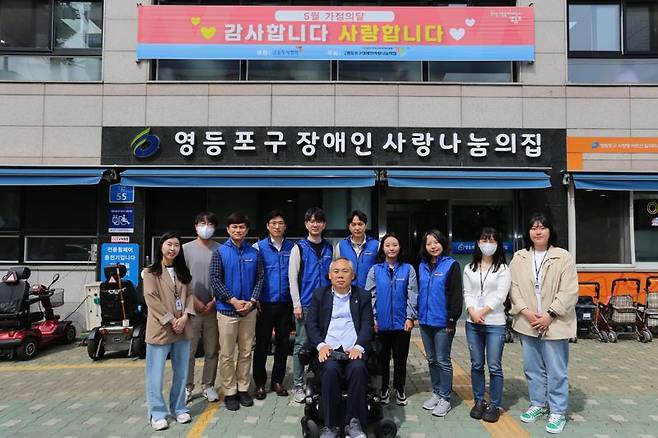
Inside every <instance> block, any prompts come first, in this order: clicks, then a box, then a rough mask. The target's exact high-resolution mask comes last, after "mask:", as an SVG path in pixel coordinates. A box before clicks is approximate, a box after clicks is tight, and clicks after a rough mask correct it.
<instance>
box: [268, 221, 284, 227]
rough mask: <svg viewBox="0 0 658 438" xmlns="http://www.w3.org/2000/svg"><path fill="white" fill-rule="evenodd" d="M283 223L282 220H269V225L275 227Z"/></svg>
mask: <svg viewBox="0 0 658 438" xmlns="http://www.w3.org/2000/svg"><path fill="white" fill-rule="evenodd" d="M285 224H286V223H285V222H283V221H270V225H271V226H273V227H277V226H278V227H282V226H284V225H285Z"/></svg>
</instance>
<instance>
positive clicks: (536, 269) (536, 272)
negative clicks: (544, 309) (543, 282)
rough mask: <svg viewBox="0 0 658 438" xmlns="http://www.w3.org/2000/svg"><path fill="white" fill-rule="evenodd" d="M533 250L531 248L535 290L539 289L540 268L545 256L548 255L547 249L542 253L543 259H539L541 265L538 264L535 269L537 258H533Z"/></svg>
mask: <svg viewBox="0 0 658 438" xmlns="http://www.w3.org/2000/svg"><path fill="white" fill-rule="evenodd" d="M535 254H536V253H535V248H532V264H533V265H534V270H535V288H537V287H539V274H541V268H542V267H543V266H544V262H545V261H546V256H547V255H548V249H546V252H545V253H544V257H542V259H541V263H540V264H539V267H537V258H536V257H535Z"/></svg>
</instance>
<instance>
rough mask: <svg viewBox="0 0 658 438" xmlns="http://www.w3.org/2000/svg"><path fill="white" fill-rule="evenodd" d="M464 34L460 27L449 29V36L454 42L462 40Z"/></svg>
mask: <svg viewBox="0 0 658 438" xmlns="http://www.w3.org/2000/svg"><path fill="white" fill-rule="evenodd" d="M465 34H466V31H465V30H464V28H462V27H459V28H454V27H453V28H451V29H450V36H451V37H452V39H453V40H455V41H459V40H460V39H462V38H464V35H465Z"/></svg>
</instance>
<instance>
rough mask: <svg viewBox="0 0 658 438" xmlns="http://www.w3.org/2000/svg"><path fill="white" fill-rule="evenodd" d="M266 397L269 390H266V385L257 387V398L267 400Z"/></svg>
mask: <svg viewBox="0 0 658 438" xmlns="http://www.w3.org/2000/svg"><path fill="white" fill-rule="evenodd" d="M265 397H267V391H265V387H264V386H259V387H257V388H256V398H257V399H258V400H265Z"/></svg>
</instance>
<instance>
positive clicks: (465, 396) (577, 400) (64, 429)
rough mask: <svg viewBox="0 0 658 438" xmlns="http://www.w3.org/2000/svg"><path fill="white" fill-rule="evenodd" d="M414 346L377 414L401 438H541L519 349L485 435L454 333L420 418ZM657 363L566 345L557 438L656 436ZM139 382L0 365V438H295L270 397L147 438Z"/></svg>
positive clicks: (90, 372)
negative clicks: (393, 392) (402, 387)
mask: <svg viewBox="0 0 658 438" xmlns="http://www.w3.org/2000/svg"><path fill="white" fill-rule="evenodd" d="M416 335H417V333H416ZM419 341H420V340H419V338H418V337H417V336H414V342H412V346H411V354H410V358H409V365H408V370H409V375H408V385H407V393H408V396H409V397H410V403H409V405H408V406H406V407H404V408H400V407H397V406H389V407H387V408H386V409H385V412H386V414H387V415H388V416H390V417H391V418H393V419H394V420H395V421H396V422H397V423H398V425H399V427H400V429H399V436H400V437H405V438H406V437H409V438H430V437H454V436H464V437H487V436H543V437H546V436H548V434H547V433H546V432H545V431H544V429H543V428H544V425H545V422H541V423H538V424H536V425H530V426H527V425H521V423H520V422H519V421H518V420H517V418H518V415H519V414H520V412H521V411H522V410H523V409H524V408H525V407H526V406H527V404H528V401H527V391H526V385H525V381H524V379H523V374H522V364H521V357H520V345H519V344H518V342H517V343H514V344H507V345H506V347H505V353H504V357H503V362H504V368H505V378H506V380H505V396H504V406H505V408H506V409H508V411H509V412H508V415H506V416H504V417H503V418H504V421H501V422H500V423H498V424H496V425H493V426H492V425H488V424H485V423H482V422H477V421H474V420H471V419H470V418H469V417H468V411H469V409H470V404H471V403H472V401H471V400H470V398H471V397H470V386H469V380H468V374H467V373H468V369H469V368H468V360H469V359H468V347H467V345H466V338H465V337H464V336H463V332H462V333H459V334H458V335H457V337H456V338H455V342H454V346H453V357H454V361H455V364H456V365H457V367H456V369H455V391H456V392H457V395H455V397H454V399H453V412H451V413H450V414H449V415H448V416H447V417H446V418H444V419H440V418H435V417H432V416H431V415H429V413H428V412H426V411H423V410H422V409H421V408H420V405H421V404H422V402H423V401H424V400H425V398H426V397H427V396H428V395H429V394H428V388H429V375H428V373H427V365H426V363H425V360H424V357H423V355H422V351H421V349H420V348H419V345H420V342H419ZM108 357H112V356H111V355H108ZM656 358H658V342H654V343H650V344H640V343H639V342H637V341H635V340H632V339H628V340H620V342H619V343H617V344H601V343H599V342H597V341H594V340H581V341H580V342H578V344H575V345H572V349H571V367H570V376H571V391H570V392H571V402H570V412H569V417H570V421H569V423H568V424H567V428H566V429H565V432H564V433H563V434H562V436H565V437H600V438H603V437H622V436H623V437H642V438H649V437H656V436H658V403H657V402H658V385H657V384H656V382H657V381H658V361H656ZM200 364H201V363H200V362H199V365H200ZM143 374H144V362H143V361H140V360H133V359H126V358H124V357H114V358H107V359H105V360H103V361H102V362H96V363H93V362H91V361H90V360H89V358H88V357H87V355H86V350H85V349H84V348H80V347H57V348H55V349H51V350H48V351H44V352H42V353H41V354H40V355H39V356H38V357H37V358H36V359H35V360H33V361H31V362H16V361H9V360H5V359H0V437H51V436H52V437H67V436H70V437H151V436H162V437H174V436H181V437H182V436H186V437H187V436H189V437H202V436H207V437H226V438H231V437H245V438H246V437H252V438H279V437H287V438H290V437H301V432H300V427H299V418H300V417H301V416H302V415H303V409H302V406H301V405H297V404H295V403H291V402H290V400H289V399H287V398H280V397H276V396H274V395H273V394H270V395H269V396H268V397H267V399H266V400H264V401H263V402H259V401H257V402H256V406H254V407H252V408H248V409H245V408H242V409H240V410H239V411H237V412H229V411H226V410H225V409H224V408H223V407H222V406H221V404H218V403H213V404H211V405H210V406H208V403H206V401H205V400H204V399H203V398H201V397H197V398H195V399H194V400H193V401H192V402H191V409H192V415H193V416H194V422H193V423H192V424H189V425H178V424H173V425H172V426H171V428H170V429H169V430H168V431H165V432H158V433H154V431H153V430H152V429H151V428H150V426H149V425H148V424H147V422H146V409H145V404H144V400H145V399H144V378H143ZM286 383H287V384H288V385H289V381H286ZM460 396H461V397H460ZM505 417H506V418H505Z"/></svg>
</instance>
